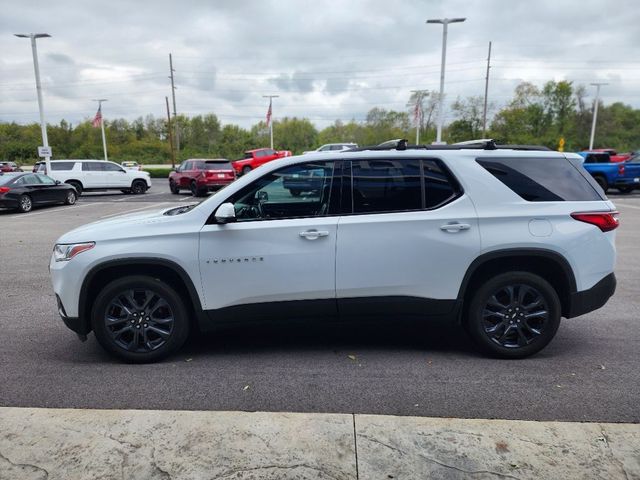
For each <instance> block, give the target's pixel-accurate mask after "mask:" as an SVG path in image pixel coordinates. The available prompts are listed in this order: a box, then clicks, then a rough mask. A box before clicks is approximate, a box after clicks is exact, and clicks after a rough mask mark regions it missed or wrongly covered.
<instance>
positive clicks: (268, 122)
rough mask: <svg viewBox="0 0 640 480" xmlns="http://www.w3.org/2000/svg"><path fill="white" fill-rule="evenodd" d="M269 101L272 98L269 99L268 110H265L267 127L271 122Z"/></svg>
mask: <svg viewBox="0 0 640 480" xmlns="http://www.w3.org/2000/svg"><path fill="white" fill-rule="evenodd" d="M271 102H272V100H271V99H269V110H267V127H268V126H269V124H270V123H271Z"/></svg>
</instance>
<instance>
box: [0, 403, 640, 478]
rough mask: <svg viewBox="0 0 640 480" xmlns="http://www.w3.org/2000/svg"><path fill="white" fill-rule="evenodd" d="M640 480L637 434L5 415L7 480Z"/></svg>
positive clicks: (339, 418)
mask: <svg viewBox="0 0 640 480" xmlns="http://www.w3.org/2000/svg"><path fill="white" fill-rule="evenodd" d="M45 478H46V479H51V480H53V479H65V480H68V479H70V480H74V479H201V478H202V479H218V480H222V479H249V478H251V479H257V478H259V479H274V480H275V479H385V480H388V479H410V480H413V479H427V478H429V479H457V478H473V479H494V478H514V479H542V478H548V479H573V478H588V479H591V478H602V479H618V478H620V479H635V478H639V479H640V425H630V424H596V423H589V424H585V423H559V422H525V421H507V420H458V419H441V418H420V417H391V416H377V415H349V414H296V413H246V412H189V411H152V410H72V409H32V408H0V479H2V480H5V479H6V480H14V479H20V480H21V479H45Z"/></svg>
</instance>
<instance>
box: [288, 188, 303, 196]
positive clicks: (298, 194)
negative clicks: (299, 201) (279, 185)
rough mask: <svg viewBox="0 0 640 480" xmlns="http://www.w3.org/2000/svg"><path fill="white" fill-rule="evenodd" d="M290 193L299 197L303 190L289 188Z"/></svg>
mask: <svg viewBox="0 0 640 480" xmlns="http://www.w3.org/2000/svg"><path fill="white" fill-rule="evenodd" d="M289 193H290V194H291V196H292V197H299V196H300V194H301V193H302V192H301V191H300V190H296V189H291V190H289Z"/></svg>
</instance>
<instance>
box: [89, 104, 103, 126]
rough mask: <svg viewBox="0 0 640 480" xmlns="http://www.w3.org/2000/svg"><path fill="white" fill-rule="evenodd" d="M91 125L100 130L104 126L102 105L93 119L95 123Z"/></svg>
mask: <svg viewBox="0 0 640 480" xmlns="http://www.w3.org/2000/svg"><path fill="white" fill-rule="evenodd" d="M91 124H92V125H93V126H94V127H95V128H98V127H99V126H100V125H102V105H100V106H99V107H98V111H97V112H96V116H95V117H94V118H93V122H91Z"/></svg>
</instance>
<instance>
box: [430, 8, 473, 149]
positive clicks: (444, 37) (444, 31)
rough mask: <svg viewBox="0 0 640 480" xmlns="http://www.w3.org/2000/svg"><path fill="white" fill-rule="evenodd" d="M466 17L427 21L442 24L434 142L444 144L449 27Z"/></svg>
mask: <svg viewBox="0 0 640 480" xmlns="http://www.w3.org/2000/svg"><path fill="white" fill-rule="evenodd" d="M465 20H466V18H431V19H429V20H427V23H440V24H442V65H441V66H440V98H439V99H438V129H437V134H436V141H435V142H434V144H442V124H443V123H444V106H443V101H444V65H445V61H446V59H447V28H448V26H449V24H450V23H459V22H464V21H465Z"/></svg>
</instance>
